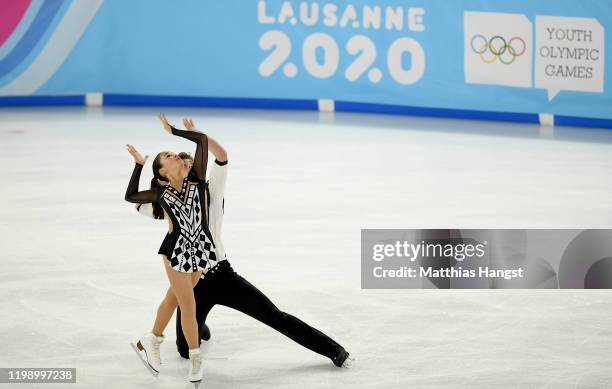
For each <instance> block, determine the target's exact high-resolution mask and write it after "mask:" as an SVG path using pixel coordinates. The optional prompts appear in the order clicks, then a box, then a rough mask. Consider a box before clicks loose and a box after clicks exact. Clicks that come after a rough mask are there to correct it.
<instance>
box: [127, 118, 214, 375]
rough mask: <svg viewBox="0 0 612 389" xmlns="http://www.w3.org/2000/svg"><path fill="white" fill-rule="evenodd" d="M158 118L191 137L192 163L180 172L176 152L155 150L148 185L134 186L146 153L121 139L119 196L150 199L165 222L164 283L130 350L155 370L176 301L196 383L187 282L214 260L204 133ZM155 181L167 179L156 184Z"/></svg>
mask: <svg viewBox="0 0 612 389" xmlns="http://www.w3.org/2000/svg"><path fill="white" fill-rule="evenodd" d="M159 120H160V121H161V122H162V124H163V127H164V129H165V130H166V131H167V132H169V133H171V134H173V135H177V136H180V137H183V138H186V139H189V140H191V141H193V142H195V143H196V144H197V148H196V153H195V157H194V161H193V167H192V169H191V171H190V173H189V174H188V175H186V174H185V170H184V169H183V161H182V160H181V159H180V158H179V156H178V155H176V154H174V153H172V152H169V151H162V152H161V153H159V154H158V155H157V157H155V160H154V161H153V174H154V178H153V180H152V181H151V189H150V190H146V191H142V192H139V191H138V184H139V181H140V173H141V172H142V167H143V165H144V163H145V162H146V160H147V157H145V158H142V157H141V156H140V155H139V154H138V152H137V151H136V150H135V149H134V147H133V146H131V145H127V148H128V152H129V153H130V154H131V155H132V156H133V157H134V161H135V162H136V165H135V166H134V171H133V173H132V177H131V179H130V182H129V185H128V188H127V191H126V193H125V199H126V200H127V201H129V202H133V203H153V204H154V207H155V208H156V209H157V211H158V212H160V213H162V212H163V214H164V217H165V219H166V220H168V224H169V231H168V234H167V235H166V238H165V239H164V241H163V243H162V245H161V247H160V249H159V254H162V256H163V263H164V267H165V269H166V274H167V275H168V280H169V281H170V288H168V291H167V293H166V297H165V298H164V300H163V301H162V302H161V304H160V305H159V308H158V310H157V317H156V318H155V323H154V325H153V330H152V332H151V333H147V334H145V335H143V336H142V337H141V338H140V339H139V340H138V342H137V343H136V346H135V350H136V351H137V353H139V355H140V356H141V358H142V359H143V361H146V363H147V365H148V366H149V367H150V368H151V371H152V373H153V374H154V375H157V373H158V372H159V369H160V365H161V358H160V355H159V346H160V344H161V342H162V341H163V331H164V329H165V328H166V326H167V325H168V322H169V321H170V318H171V317H172V314H173V313H174V310H175V309H176V308H177V306H180V307H181V316H182V321H181V323H182V326H183V327H182V331H183V332H184V333H185V338H186V342H187V345H188V347H189V351H188V356H189V359H190V361H191V363H190V364H189V373H188V379H189V381H190V382H194V383H197V382H200V381H201V380H202V372H203V364H202V359H201V356H200V349H199V336H198V325H197V321H196V317H195V298H194V294H193V287H194V286H195V285H196V283H197V282H198V280H199V279H200V276H201V274H202V272H204V273H206V272H207V271H209V270H210V269H211V268H215V267H216V266H217V258H216V256H215V246H214V244H213V240H212V236H211V234H210V231H209V230H208V226H207V224H206V222H205V221H204V220H203V217H202V215H203V212H202V211H203V210H204V209H205V207H206V201H205V198H204V191H205V182H204V178H205V177H206V165H207V162H208V139H207V138H206V135H204V134H202V133H198V132H193V131H182V130H178V129H176V128H174V127H172V126H170V124H169V123H168V120H167V119H166V117H165V115H163V114H160V115H159ZM159 181H163V182H167V184H166V185H164V186H161V185H158V182H159Z"/></svg>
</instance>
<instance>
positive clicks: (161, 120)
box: [157, 113, 172, 134]
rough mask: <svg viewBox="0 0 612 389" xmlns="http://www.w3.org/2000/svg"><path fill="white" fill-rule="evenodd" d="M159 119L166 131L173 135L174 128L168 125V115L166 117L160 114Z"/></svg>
mask: <svg viewBox="0 0 612 389" xmlns="http://www.w3.org/2000/svg"><path fill="white" fill-rule="evenodd" d="M157 117H158V119H159V121H160V122H161V123H162V125H163V126H164V130H166V131H167V132H168V133H170V134H172V126H171V125H170V123H168V118H167V117H166V115H164V114H163V113H158V114H157Z"/></svg>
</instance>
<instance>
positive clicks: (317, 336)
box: [176, 261, 342, 359]
mask: <svg viewBox="0 0 612 389" xmlns="http://www.w3.org/2000/svg"><path fill="white" fill-rule="evenodd" d="M220 266H221V269H219V270H217V271H216V272H215V273H213V274H210V273H209V274H207V275H206V277H205V278H204V279H201V280H200V281H199V282H198V283H197V285H196V286H195V288H194V289H193V290H194V294H195V299H196V317H197V321H198V327H200V328H201V327H202V325H203V324H204V323H205V321H206V317H207V316H208V313H209V312H210V310H211V309H212V307H214V306H215V305H216V304H221V305H224V306H226V307H230V308H233V309H235V310H237V311H240V312H242V313H245V314H247V315H249V316H251V317H252V318H254V319H256V320H259V321H260V322H262V323H264V324H267V325H268V326H270V327H272V328H274V329H275V330H277V331H278V332H280V333H282V334H284V335H286V336H287V337H289V338H290V339H292V340H294V341H295V342H297V343H299V344H301V345H302V346H304V347H306V348H308V349H310V350H312V351H314V352H316V353H319V354H321V355H323V356H326V357H328V358H330V359H333V358H334V357H335V356H337V355H338V353H339V352H340V350H342V346H340V345H339V344H338V343H336V342H334V341H333V340H332V339H331V338H330V337H328V336H327V335H325V334H324V333H322V332H321V331H319V330H317V329H315V328H313V327H311V326H309V325H308V324H306V323H304V322H303V321H301V320H300V319H298V318H297V317H295V316H292V315H290V314H288V313H285V312H283V311H281V310H279V309H278V308H277V307H276V306H275V305H274V304H273V303H272V301H270V299H268V298H267V297H266V296H265V295H264V294H263V293H261V292H260V291H259V289H257V288H256V287H254V286H253V285H252V284H251V283H250V282H248V281H247V280H245V279H244V278H242V277H241V276H240V275H238V273H236V272H235V271H234V270H233V269H232V267H231V266H230V265H229V263H228V262H226V261H223V262H221V263H220ZM176 345H177V347H178V352H179V353H180V354H181V356H182V357H183V358H188V357H189V346H188V345H187V341H186V340H185V335H184V334H183V329H182V328H181V314H180V310H178V311H177V314H176Z"/></svg>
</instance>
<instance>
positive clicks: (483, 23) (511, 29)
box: [463, 12, 533, 88]
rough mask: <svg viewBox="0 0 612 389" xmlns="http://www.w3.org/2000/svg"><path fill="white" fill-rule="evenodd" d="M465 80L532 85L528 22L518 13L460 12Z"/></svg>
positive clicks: (529, 28)
mask: <svg viewBox="0 0 612 389" xmlns="http://www.w3.org/2000/svg"><path fill="white" fill-rule="evenodd" d="M463 22H464V34H465V36H464V70H465V82H467V83H470V84H494V85H506V86H515V87H523V88H531V86H532V71H531V64H532V52H533V50H532V47H533V45H532V36H533V32H532V25H531V22H530V21H529V19H527V17H526V16H525V15H522V14H509V13H492V12H464V14H463Z"/></svg>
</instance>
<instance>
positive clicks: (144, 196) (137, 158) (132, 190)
mask: <svg viewBox="0 0 612 389" xmlns="http://www.w3.org/2000/svg"><path fill="white" fill-rule="evenodd" d="M127 150H128V152H129V153H130V155H132V157H134V162H135V166H134V171H132V177H131V178H130V182H129V184H128V187H127V190H126V192H125V201H129V202H130V203H152V202H154V201H156V200H157V192H156V191H154V190H145V191H142V192H139V191H138V185H139V183H140V174H141V173H142V166H143V165H144V163H145V162H146V161H147V158H148V156H146V157H144V158H143V157H142V156H141V155H140V153H139V152H138V151H137V150H136V149H135V148H134V146H132V145H127Z"/></svg>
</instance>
